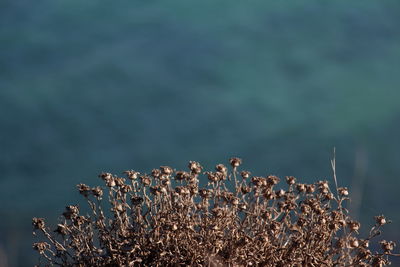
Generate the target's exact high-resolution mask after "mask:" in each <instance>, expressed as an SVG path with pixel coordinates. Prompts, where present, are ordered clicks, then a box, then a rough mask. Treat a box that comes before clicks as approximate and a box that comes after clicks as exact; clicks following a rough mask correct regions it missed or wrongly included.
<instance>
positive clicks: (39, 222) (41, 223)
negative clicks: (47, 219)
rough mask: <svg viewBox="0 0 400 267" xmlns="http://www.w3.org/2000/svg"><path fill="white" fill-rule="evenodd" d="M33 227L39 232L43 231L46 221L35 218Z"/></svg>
mask: <svg viewBox="0 0 400 267" xmlns="http://www.w3.org/2000/svg"><path fill="white" fill-rule="evenodd" d="M32 225H33V228H34V229H35V230H39V229H40V230H43V229H44V226H45V223H44V219H43V218H33V219H32Z"/></svg>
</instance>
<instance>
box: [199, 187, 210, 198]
mask: <svg viewBox="0 0 400 267" xmlns="http://www.w3.org/2000/svg"><path fill="white" fill-rule="evenodd" d="M199 194H200V196H201V197H202V198H210V197H211V192H210V191H209V190H207V189H201V190H200V191H199Z"/></svg>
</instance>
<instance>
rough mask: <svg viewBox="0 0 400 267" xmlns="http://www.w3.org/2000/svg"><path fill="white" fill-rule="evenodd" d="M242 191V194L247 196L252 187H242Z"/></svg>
mask: <svg viewBox="0 0 400 267" xmlns="http://www.w3.org/2000/svg"><path fill="white" fill-rule="evenodd" d="M240 191H241V192H242V194H244V195H245V194H247V193H250V192H251V187H250V186H241V187H240Z"/></svg>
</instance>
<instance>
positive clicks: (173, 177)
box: [33, 158, 398, 266]
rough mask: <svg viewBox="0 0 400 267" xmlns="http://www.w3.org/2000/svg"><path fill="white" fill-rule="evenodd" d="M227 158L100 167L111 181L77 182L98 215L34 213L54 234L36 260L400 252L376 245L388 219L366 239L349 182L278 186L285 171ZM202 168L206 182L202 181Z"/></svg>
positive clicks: (286, 261) (295, 261) (282, 259)
mask: <svg viewBox="0 0 400 267" xmlns="http://www.w3.org/2000/svg"><path fill="white" fill-rule="evenodd" d="M230 165H231V167H229V169H228V167H226V166H224V165H223V164H218V165H217V166H216V170H215V171H213V172H204V173H203V168H202V166H201V165H200V164H199V163H198V162H194V161H191V162H189V166H188V167H189V169H188V170H187V171H176V170H173V169H172V168H170V167H168V166H161V167H160V168H159V169H154V170H152V172H151V174H149V175H148V174H143V175H141V174H140V173H138V172H135V171H126V172H125V174H126V178H121V177H117V176H114V175H112V174H110V173H102V174H100V175H99V177H100V178H101V179H102V180H103V181H104V183H105V187H99V186H97V187H89V186H87V185H85V184H79V185H78V190H79V192H80V194H81V195H83V196H84V197H85V198H86V199H87V202H88V204H89V206H90V210H91V214H89V215H82V214H80V211H79V207H78V206H67V207H66V210H65V212H64V213H63V214H62V215H63V216H62V219H61V221H60V223H59V224H58V225H57V227H56V228H55V229H52V230H53V231H52V230H50V229H49V228H48V227H46V225H45V222H44V219H42V218H34V219H33V226H34V230H35V233H36V232H41V233H42V234H43V235H44V237H45V238H46V239H47V242H38V243H34V244H33V248H34V249H35V250H37V251H38V253H39V254H40V260H39V261H40V262H39V265H46V266H47V265H60V266H163V265H166V266H178V265H182V266H183V265H190V266H383V265H387V264H389V261H388V257H389V256H398V254H394V253H393V249H394V246H395V244H394V242H391V241H381V242H380V245H381V248H382V252H373V251H371V250H370V249H369V243H370V241H371V239H372V238H374V237H375V236H377V235H379V234H380V229H381V227H382V226H383V225H385V224H387V223H389V221H388V220H386V218H385V217H384V216H377V217H376V218H375V221H376V223H375V225H374V226H373V227H372V229H371V231H370V234H369V236H367V237H365V238H360V237H359V232H358V231H359V229H360V223H359V222H357V221H354V220H352V219H351V218H350V217H349V215H348V211H347V210H346V209H345V208H344V203H345V202H346V201H347V200H348V199H349V198H348V194H349V192H348V190H347V188H338V187H337V186H335V188H334V190H333V191H332V189H331V187H330V186H329V184H328V182H327V181H318V182H316V183H314V184H304V183H299V182H298V181H297V180H296V178H295V177H292V176H290V177H286V179H285V180H286V183H287V185H286V186H282V188H281V189H277V188H276V186H277V184H278V183H279V182H280V179H279V178H278V177H276V176H273V175H270V176H266V177H260V176H251V173H250V172H248V171H241V172H240V171H238V167H239V166H240V165H241V159H239V158H232V159H230ZM201 174H204V176H205V177H207V178H208V180H209V182H208V185H207V186H206V187H205V188H200V187H199V178H200V175H201ZM335 182H336V180H335ZM229 187H231V188H234V189H233V190H229ZM283 188H285V189H283ZM103 194H104V195H103ZM103 197H106V198H108V203H102V198H103ZM107 205H109V206H107ZM105 206H106V207H107V208H106V207H105Z"/></svg>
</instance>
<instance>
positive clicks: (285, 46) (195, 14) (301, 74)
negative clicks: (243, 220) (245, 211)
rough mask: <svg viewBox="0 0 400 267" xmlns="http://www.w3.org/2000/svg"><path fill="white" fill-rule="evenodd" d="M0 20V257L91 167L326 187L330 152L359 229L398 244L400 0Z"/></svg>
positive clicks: (224, 5) (3, 11)
mask: <svg viewBox="0 0 400 267" xmlns="http://www.w3.org/2000/svg"><path fill="white" fill-rule="evenodd" d="M0 26H1V27H0V127H1V128H0V129H1V131H0V151H1V153H0V172H1V175H0V203H1V205H0V218H1V219H0V266H12V267H14V266H32V265H33V264H35V263H36V262H37V256H36V254H35V253H34V252H33V250H32V242H34V241H35V240H36V239H35V238H34V237H33V236H32V227H31V218H32V217H45V218H47V220H48V222H49V224H52V225H54V224H56V222H57V218H58V217H59V216H60V214H61V213H62V211H63V210H64V207H65V206H66V205H69V204H76V203H81V199H80V196H79V194H78V193H77V190H76V188H75V185H76V184H78V183H80V182H83V183H86V184H89V185H91V186H94V185H98V184H100V183H101V181H100V180H99V179H98V178H97V175H98V174H99V173H100V172H102V171H107V172H112V173H116V174H120V173H121V172H122V171H125V170H127V169H134V170H137V171H140V172H150V171H151V169H152V168H155V167H158V166H160V165H170V166H173V167H174V168H177V169H182V168H186V166H187V162H188V161H189V160H195V161H199V162H200V163H202V164H203V166H205V168H206V169H212V168H213V167H214V165H215V164H217V163H228V159H229V158H230V157H231V156H239V157H241V158H242V159H243V162H244V163H243V168H244V169H248V170H250V171H252V173H253V174H255V175H260V176H261V175H267V174H275V175H278V176H281V177H283V176H286V175H294V176H296V177H298V179H300V180H302V181H305V182H313V181H316V180H319V179H328V180H329V181H331V182H332V184H333V180H332V170H331V166H330V159H331V158H332V157H333V148H334V147H335V148H336V161H337V168H336V171H337V175H338V180H339V185H341V186H348V187H349V188H350V193H351V196H352V197H353V200H352V202H351V205H350V208H351V210H352V212H353V216H354V217H355V218H357V219H359V220H361V223H362V228H363V229H364V230H363V231H364V232H366V231H367V229H369V228H370V227H371V226H372V225H373V223H374V221H373V216H375V215H379V214H385V215H386V216H387V217H388V218H389V219H391V220H392V221H393V223H392V224H390V225H388V226H387V227H386V228H385V231H384V234H383V236H382V237H381V238H385V239H387V240H394V241H397V242H399V241H400V231H399V229H400V212H399V211H400V209H399V207H400V198H399V197H398V196H399V192H398V190H399V188H400V180H399V175H400V164H399V163H400V140H399V136H400V104H399V103H400V90H399V84H400V30H399V29H400V2H399V1H395V0H393V1H391V0H388V1H372V0H364V1H317V0H312V1H310V0H307V1H305V0H299V1H251V2H248V1H215V0H203V1H200V2H196V3H194V2H190V1H183V0H181V1H178V0H171V1H116V2H115V1H106V0H105V1H78V0H56V1H54V0H51V1H50V0H41V1H28V0H2V1H1V2H0ZM397 252H398V248H397Z"/></svg>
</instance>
